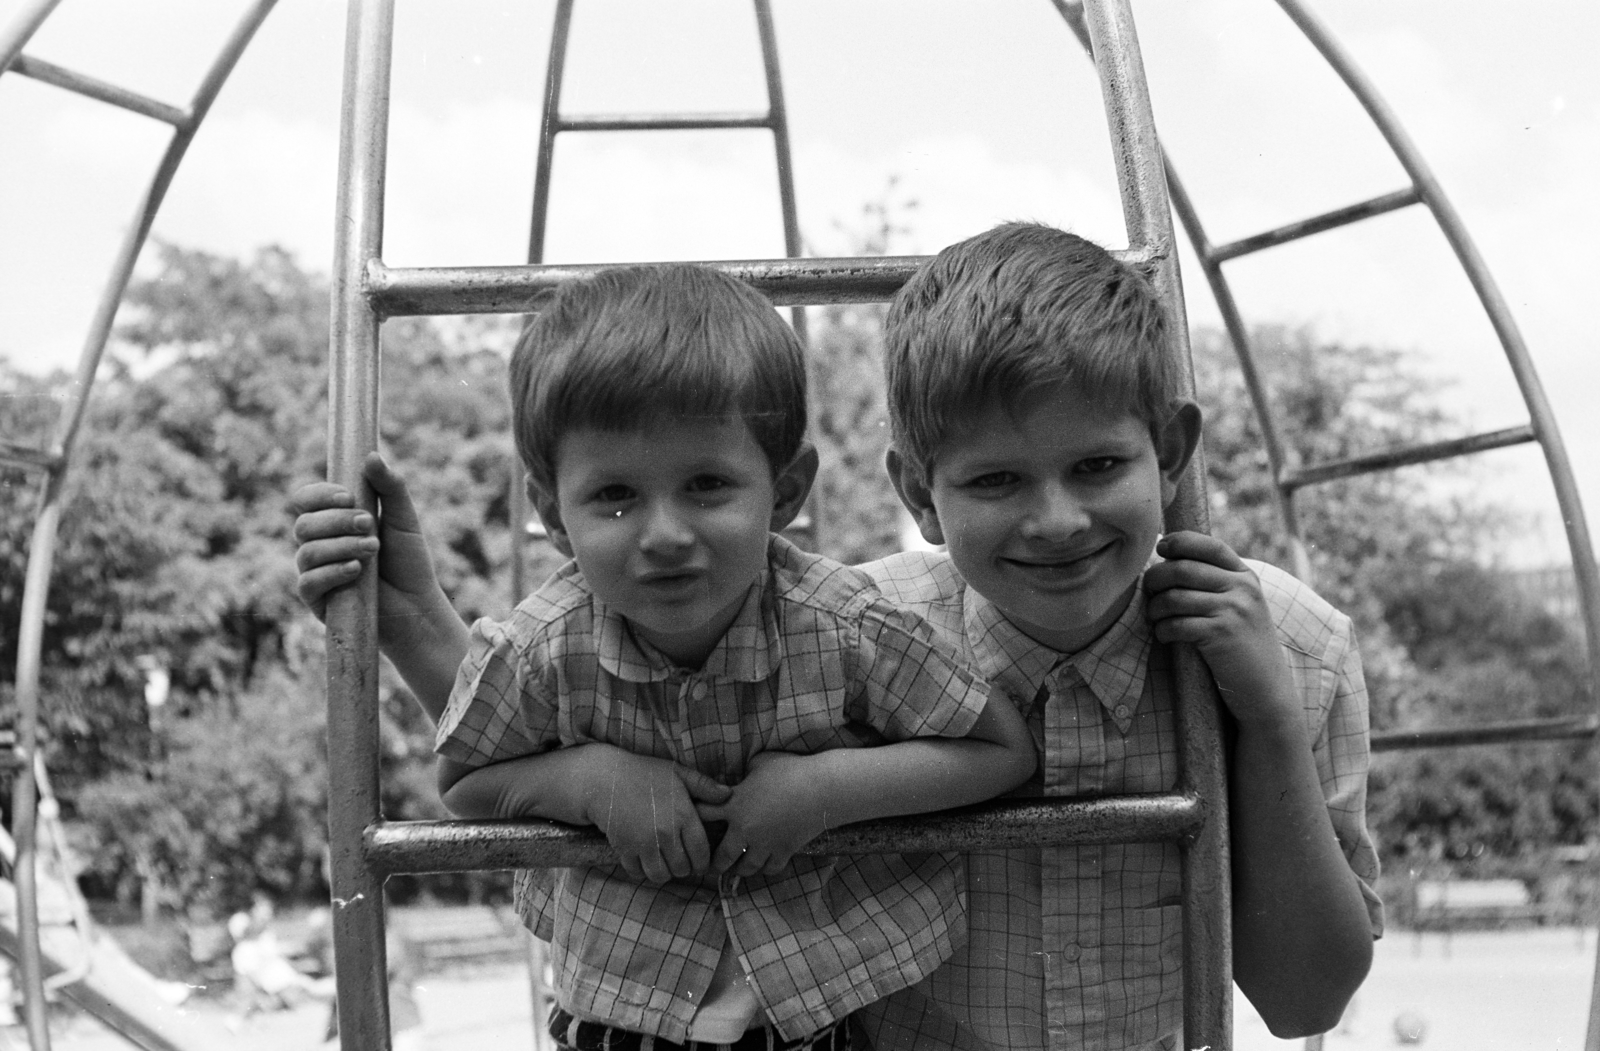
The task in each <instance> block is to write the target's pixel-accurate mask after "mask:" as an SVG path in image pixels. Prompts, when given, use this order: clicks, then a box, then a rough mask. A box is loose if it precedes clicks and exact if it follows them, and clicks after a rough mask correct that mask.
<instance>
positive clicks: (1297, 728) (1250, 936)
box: [1145, 533, 1372, 1038]
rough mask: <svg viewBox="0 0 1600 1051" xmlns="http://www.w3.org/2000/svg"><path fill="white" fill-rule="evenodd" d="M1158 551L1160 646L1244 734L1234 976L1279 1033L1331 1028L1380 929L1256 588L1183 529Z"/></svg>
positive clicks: (1236, 562) (1235, 773) (1150, 581)
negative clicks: (1196, 674)
mask: <svg viewBox="0 0 1600 1051" xmlns="http://www.w3.org/2000/svg"><path fill="white" fill-rule="evenodd" d="M1158 550H1159V552H1160V554H1162V555H1163V556H1164V557H1165V558H1167V559H1168V561H1167V562H1165V563H1162V564H1160V565H1157V566H1153V567H1151V568H1150V570H1148V571H1147V572H1146V574H1145V586H1146V589H1147V590H1148V591H1149V593H1150V596H1151V597H1150V601H1149V614H1150V618H1151V620H1152V621H1154V622H1155V633H1156V637H1157V638H1158V639H1161V640H1162V641H1164V642H1191V643H1194V644H1195V645H1196V646H1198V647H1199V649H1200V653H1201V656H1202V657H1204V659H1205V661H1206V664H1207V665H1208V666H1209V667H1210V669H1211V673H1212V676H1213V677H1214V678H1215V679H1216V681H1217V687H1218V690H1219V691H1220V693H1221V694H1222V698H1223V701H1224V703H1226V704H1227V706H1228V709H1229V711H1230V712H1231V713H1232V714H1233V717H1234V720H1235V722H1236V723H1237V725H1238V731H1239V732H1238V738H1237V742H1236V747H1235V751H1234V756H1233V765H1232V769H1231V771H1230V774H1229V780H1230V790H1231V791H1230V806H1229V817H1230V819H1231V824H1232V839H1233V938H1234V977H1235V980H1236V981H1237V982H1238V983H1239V988H1241V989H1242V990H1244V992H1245V995H1246V996H1248V997H1249V998H1250V1002H1251V1003H1252V1004H1253V1005H1255V1007H1256V1009H1257V1010H1258V1011H1260V1013H1261V1017H1262V1019H1263V1020H1264V1021H1265V1022H1266V1023H1267V1028H1268V1029H1270V1030H1271V1031H1272V1033H1273V1034H1274V1035H1275V1036H1278V1037H1285V1038H1288V1037H1299V1036H1309V1035H1312V1034H1315V1033H1322V1032H1326V1031H1327V1030H1329V1029H1332V1028H1333V1027H1334V1026H1335V1025H1337V1024H1338V1021H1339V1016H1340V1014H1341V1013H1342V1012H1343V1010H1344V1007H1345V1005H1346V1004H1347V1003H1348V1002H1349V1000H1350V997H1351V996H1352V995H1354V993H1355V990H1356V989H1357V987H1359V986H1360V984H1361V982H1362V980H1363V979H1364V978H1365V977H1366V974H1367V970H1368V968H1369V967H1370V966H1371V964H1372V929H1371V926H1370V924H1369V921H1368V919H1367V910H1366V904H1365V902H1364V900H1363V898H1362V894H1361V886H1360V881H1359V880H1358V879H1357V877H1356V875H1355V873H1354V872H1353V871H1352V870H1351V868H1350V865H1349V863H1348V862H1346V860H1345V857H1344V851H1343V849H1342V848H1341V847H1340V845H1339V840H1338V837H1337V836H1336V835H1335V834H1334V829H1333V823H1332V820H1331V819H1330V817H1329V816H1328V808H1327V802H1326V800H1324V799H1323V796H1322V785H1321V782H1320V780H1319V778H1318V776H1317V769H1316V762H1315V760H1314V758H1313V756H1312V751H1311V742H1310V740H1308V738H1307V732H1306V728H1305V717H1304V715H1303V713H1302V712H1301V710H1300V700H1299V697H1298V695H1297V694H1296V692H1295V689H1294V683H1293V680H1292V678H1291V676H1290V673H1289V666H1288V663H1287V661H1286V660H1285V659H1284V655H1283V649H1282V646H1281V645H1280V644H1279V642H1278V638H1277V633H1276V630H1275V628H1274V627H1273V624H1272V619H1271V614H1270V611H1269V610H1268V609H1267V606H1266V600H1265V598H1264V597H1263V595H1262V592H1261V587H1260V582H1259V581H1258V580H1257V579H1256V577H1255V574H1254V573H1252V572H1251V571H1250V569H1249V567H1248V566H1246V565H1245V564H1244V562H1243V561H1242V560H1241V559H1239V557H1238V556H1237V555H1235V554H1234V553H1233V551H1232V550H1230V549H1229V548H1228V547H1227V545H1225V544H1223V543H1222V542H1221V541H1219V540H1215V539H1214V538H1211V537H1206V536H1202V535H1200V534H1196V533H1176V534H1173V535H1171V536H1168V537H1166V538H1164V539H1163V540H1162V542H1161V547H1160V548H1159V549H1158Z"/></svg>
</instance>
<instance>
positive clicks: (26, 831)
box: [11, 469, 65, 1051]
mask: <svg viewBox="0 0 1600 1051" xmlns="http://www.w3.org/2000/svg"><path fill="white" fill-rule="evenodd" d="M64 474H65V471H64V470H62V469H57V470H53V471H51V472H50V474H49V476H48V477H47V478H46V479H45V487H44V491H43V492H42V493H41V495H40V498H39V514H38V517H37V518H35V519H34V523H33V536H32V537H31V539H30V541H29V544H28V573H27V577H26V578H25V580H24V583H23V589H22V624H21V625H20V630H19V633H18V639H17V688H16V689H17V752H18V754H19V756H20V758H21V761H22V765H21V769H20V770H18V771H17V776H16V779H15V781H13V783H12V789H11V808H12V815H11V831H12V838H13V839H14V840H15V841H16V845H17V854H16V863H15V866H14V871H13V878H14V879H15V881H16V885H17V936H18V940H19V942H20V943H21V951H20V953H19V955H18V962H19V963H20V964H21V970H22V991H23V1000H22V1003H23V1020H24V1022H25V1023H26V1024H27V1027H28V1042H29V1045H30V1046H31V1047H32V1048H33V1051H50V1025H49V1018H48V1016H47V1014H46V1011H45V998H44V956H43V953H42V952H41V951H40V948H39V865H38V819H39V810H38V807H39V796H38V786H37V784H36V783H35V782H34V778H33V768H34V756H35V754H36V753H37V750H38V743H39V663H40V652H41V649H42V647H43V643H44V615H45V605H46V602H47V600H48V599H49V594H50V569H51V565H52V563H53V561H54V558H55V543H56V528H57V526H58V525H59V523H60V519H61V504H60V502H59V500H60V494H61V483H62V478H63V476H64Z"/></svg>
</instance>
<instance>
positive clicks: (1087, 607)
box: [995, 585, 1134, 653]
mask: <svg viewBox="0 0 1600 1051" xmlns="http://www.w3.org/2000/svg"><path fill="white" fill-rule="evenodd" d="M1133 591H1134V589H1133V586H1132V585H1129V586H1128V588H1127V589H1126V590H1124V591H1122V592H1120V593H1118V594H1115V595H1113V596H1111V597H1110V598H1107V599H1104V600H1103V601H1100V602H1083V601H1078V602H1072V603H1065V602H1062V603H1056V602H1047V603H1016V604H1011V605H1010V606H1009V608H1008V606H1007V605H1006V604H1002V603H998V602H997V603H995V605H997V606H999V608H1000V612H1002V613H1004V614H1005V616H1006V619H1007V620H1009V621H1010V622H1011V623H1012V624H1013V625H1015V626H1016V628H1017V629H1018V630H1019V631H1021V632H1022V633H1023V634H1024V635H1027V636H1028V637H1029V638H1030V639H1032V640H1033V641H1035V642H1037V643H1039V644H1040V645H1041V646H1047V647H1049V648H1050V649H1053V650H1056V651H1057V652H1060V653H1077V652H1078V651H1079V650H1082V649H1085V648H1087V647H1088V646H1089V645H1090V644H1092V643H1093V642H1094V641H1095V640H1096V639H1098V638H1099V637H1100V636H1102V635H1104V634H1105V633H1106V630H1107V629H1108V628H1110V627H1111V625H1113V624H1115V623H1116V622H1117V618H1119V617H1121V616H1122V613H1123V610H1125V609H1127V608H1128V602H1129V601H1130V600H1131V599H1132V598H1133Z"/></svg>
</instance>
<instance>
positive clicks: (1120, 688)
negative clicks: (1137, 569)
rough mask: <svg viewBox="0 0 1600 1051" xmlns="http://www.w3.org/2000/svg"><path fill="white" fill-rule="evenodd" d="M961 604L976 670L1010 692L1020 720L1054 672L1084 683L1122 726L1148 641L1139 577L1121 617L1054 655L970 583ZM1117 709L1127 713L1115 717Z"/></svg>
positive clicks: (1134, 703)
mask: <svg viewBox="0 0 1600 1051" xmlns="http://www.w3.org/2000/svg"><path fill="white" fill-rule="evenodd" d="M963 605H964V622H965V628H966V634H967V644H968V646H969V647H970V648H971V651H972V653H973V655H974V657H975V658H976V660H977V664H978V670H979V671H981V672H983V675H984V678H986V679H988V680H989V681H990V682H992V683H997V684H999V685H1000V686H1001V687H1002V688H1003V689H1005V690H1006V692H1007V693H1009V694H1010V695H1011V697H1012V699H1013V700H1014V701H1015V702H1016V705H1017V708H1018V710H1020V711H1021V712H1022V715H1023V717H1024V718H1027V717H1028V716H1030V715H1031V714H1032V709H1033V707H1034V705H1035V703H1037V700H1038V699H1039V698H1040V697H1041V696H1043V694H1044V688H1045V686H1046V685H1047V682H1048V680H1049V679H1050V678H1051V677H1052V673H1056V675H1057V678H1058V680H1059V681H1061V682H1062V684H1063V685H1066V684H1070V683H1071V682H1074V681H1076V682H1081V683H1083V684H1084V685H1086V686H1088V687H1089V690H1090V692H1092V693H1093V694H1094V696H1095V699H1096V700H1097V701H1099V702H1100V705H1101V707H1103V708H1104V709H1105V710H1106V712H1107V714H1108V715H1110V716H1111V717H1112V719H1113V720H1114V721H1115V722H1116V723H1117V724H1118V725H1124V724H1126V723H1127V721H1128V719H1129V718H1131V715H1132V713H1133V712H1135V711H1137V710H1138V708H1139V700H1140V698H1141V697H1142V696H1143V695H1144V682H1145V676H1146V673H1147V670H1148V668H1149V661H1148V660H1146V659H1145V658H1146V656H1147V655H1148V653H1149V649H1150V643H1151V634H1150V622H1149V621H1147V620H1146V619H1145V616H1144V609H1145V604H1144V577H1143V576H1142V575H1141V576H1140V577H1139V580H1138V583H1137V584H1135V585H1134V592H1133V598H1132V599H1130V600H1129V601H1128V605H1127V608H1126V609H1124V610H1123V611H1122V615H1121V616H1120V617H1118V618H1117V619H1116V621H1115V622H1114V623H1113V624H1112V625H1111V627H1109V628H1107V629H1106V630H1105V633H1104V634H1102V635H1101V636H1100V637H1099V638H1098V639H1095V640H1094V642H1092V643H1090V644H1089V645H1088V647H1086V648H1085V649H1082V650H1079V651H1078V652H1077V653H1071V654H1062V653H1057V652H1056V651H1055V650H1052V649H1050V648H1049V647H1047V646H1042V645H1040V644H1039V643H1038V642H1035V641H1034V640H1033V639H1032V638H1031V637H1029V636H1028V635H1027V634H1026V633H1024V632H1023V631H1022V629H1021V628H1018V627H1017V626H1016V625H1015V624H1013V623H1011V622H1010V621H1009V620H1007V619H1006V617H1005V614H1003V613H1001V612H1000V609H999V608H998V607H997V606H995V604H994V603H993V602H990V601H989V600H988V599H987V598H985V597H984V596H982V595H980V594H978V592H976V591H974V590H973V589H972V588H971V586H968V588H967V594H966V601H965V602H964V603H963ZM1058 669H1059V671H1058ZM1119 709H1120V710H1121V711H1122V712H1124V713H1126V714H1124V715H1122V716H1120V717H1119V716H1118V714H1117V713H1118V710H1119Z"/></svg>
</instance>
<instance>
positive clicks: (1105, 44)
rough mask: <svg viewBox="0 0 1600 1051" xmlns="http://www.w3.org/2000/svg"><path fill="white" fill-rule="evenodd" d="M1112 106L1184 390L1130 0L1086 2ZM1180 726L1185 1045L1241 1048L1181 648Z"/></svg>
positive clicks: (1217, 843) (1196, 714) (1194, 467)
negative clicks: (1192, 798) (1197, 820)
mask: <svg viewBox="0 0 1600 1051" xmlns="http://www.w3.org/2000/svg"><path fill="white" fill-rule="evenodd" d="M1084 13H1085V16H1086V22H1087V24H1088V29H1089V39H1090V43H1091V45H1092V51H1093V56H1094V62H1095V68H1096V71H1097V72H1098V73H1099V76H1100V90H1101V94H1102V96H1103V98H1104V102H1105V107H1106V119H1107V123H1108V125H1109V128H1110V133H1111V145H1112V151H1113V154H1114V157H1115V161H1116V168H1117V181H1118V183H1119V185H1120V187H1121V190H1122V211H1123V221H1124V223H1125V224H1126V226H1127V230H1128V239H1129V242H1130V247H1132V248H1135V249H1140V248H1142V249H1146V250H1148V251H1150V253H1151V254H1152V256H1153V257H1154V258H1155V260H1156V268H1155V275H1154V282H1155V285H1156V291H1157V292H1158V293H1159V294H1160V296H1161V299H1162V302H1163V303H1165V304H1166V305H1167V309H1168V312H1169V314H1168V323H1169V331H1170V336H1169V339H1170V341H1171V346H1170V352H1171V353H1172V354H1173V355H1174V356H1175V357H1176V358H1178V360H1179V361H1181V362H1182V364H1183V366H1184V367H1183V369H1182V373H1183V375H1184V377H1185V387H1186V388H1187V390H1186V392H1185V393H1188V394H1192V393H1193V386H1194V366H1193V362H1192V360H1191V359H1190V354H1189V329H1188V321H1187V317H1186V315H1185V312H1184V306H1183V286H1182V282H1181V279H1180V275H1179V273H1178V261H1177V253H1176V245H1175V243H1174V238H1173V230H1172V213H1171V209H1170V206H1169V204H1168V201H1167V186H1166V176H1165V171H1164V166H1163V163H1162V157H1161V148H1160V145H1159V143H1158V142H1157V140H1156V129H1155V116H1154V114H1153V112H1152V110H1151V107H1150V95H1149V89H1148V87H1147V85H1146V82H1145V75H1144V62H1143V59H1142V58H1141V56H1140V53H1139V41H1138V36H1137V34H1136V32H1135V30H1134V24H1133V12H1132V10H1131V9H1130V6H1129V2H1128V0H1090V2H1088V3H1085V4H1084ZM1207 518H1208V516H1207V512H1206V500H1205V465H1204V460H1203V455H1202V453H1201V452H1200V451H1197V452H1196V455H1195V457H1194V461H1193V462H1191V463H1190V465H1189V469H1188V471H1187V472H1186V473H1185V475H1184V478H1183V481H1182V483H1181V485H1180V486H1179V489H1178V495H1177V498H1176V499H1175V500H1174V502H1173V505H1172V507H1171V508H1169V509H1168V512H1167V527H1168V528H1169V529H1201V530H1203V529H1206V528H1207V525H1208V522H1207ZM1173 657H1174V661H1173V663H1174V678H1175V680H1176V681H1175V685H1176V687H1177V691H1178V731H1179V736H1180V740H1181V745H1180V748H1181V758H1182V780H1183V787H1184V789H1185V790H1186V791H1189V792H1192V793H1194V794H1195V795H1197V796H1198V798H1200V799H1201V800H1202V801H1204V802H1205V804H1206V807H1207V816H1206V824H1205V827H1204V828H1203V829H1202V830H1201V831H1200V832H1199V833H1197V834H1196V835H1195V837H1194V839H1193V841H1192V842H1190V843H1189V844H1187V847H1186V849H1185V850H1184V854H1183V906H1184V908H1183V927H1184V932H1183V933H1184V939H1183V941H1184V949H1183V955H1184V959H1183V989H1184V997H1183V999H1184V1006H1183V1015H1184V1018H1183V1039H1184V1043H1185V1046H1188V1047H1205V1046H1210V1047H1211V1048H1212V1049H1213V1051H1229V1049H1230V1048H1231V1047H1232V1046H1233V995H1232V985H1233V978H1232V942H1233V934H1232V927H1231V916H1232V901H1231V892H1230V885H1229V876H1228V802H1227V801H1228V794H1227V771H1226V767H1225V765H1224V760H1223V748H1222V740H1223V737H1222V717H1221V707H1220V704H1219V702H1218V700H1217V697H1216V689H1215V687H1214V685H1213V684H1212V682H1211V676H1210V673H1209V672H1208V671H1207V670H1206V667H1205V664H1204V663H1203V662H1202V661H1201V659H1200V656H1199V654H1198V653H1197V652H1196V651H1195V650H1194V648H1193V647H1190V646H1177V647H1174V654H1173Z"/></svg>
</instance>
